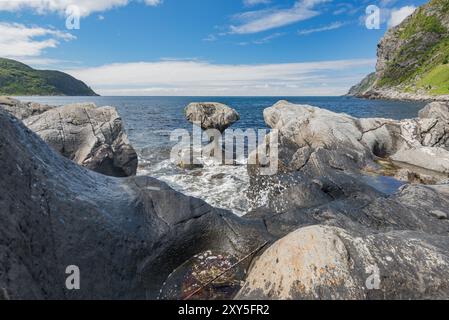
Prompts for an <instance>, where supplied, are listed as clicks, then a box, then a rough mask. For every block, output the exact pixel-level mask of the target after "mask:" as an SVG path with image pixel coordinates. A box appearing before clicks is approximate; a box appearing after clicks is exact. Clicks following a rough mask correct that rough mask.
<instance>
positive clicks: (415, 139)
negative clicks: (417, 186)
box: [248, 101, 449, 203]
mask: <svg viewBox="0 0 449 320" xmlns="http://www.w3.org/2000/svg"><path fill="white" fill-rule="evenodd" d="M264 118H265V122H266V123H267V125H268V126H270V127H271V128H273V129H278V130H279V132H278V135H279V139H278V146H277V148H278V150H279V152H278V159H277V160H278V161H277V163H278V171H277V175H276V176H277V177H275V178H273V177H264V176H263V175H261V174H260V172H259V171H260V167H262V165H260V164H258V162H257V161H256V157H257V152H256V151H255V152H253V153H252V154H251V155H250V158H249V161H248V162H249V165H248V172H249V175H250V177H251V188H250V190H251V189H255V191H254V192H253V193H256V194H257V193H260V192H261V191H263V189H264V186H268V188H265V191H266V192H267V193H268V194H270V193H271V194H272V195H271V196H269V197H270V198H271V199H273V201H275V193H274V192H272V190H270V189H269V188H275V189H276V184H281V185H282V186H283V188H284V190H287V189H289V186H288V183H286V182H285V181H282V180H292V179H293V180H296V182H294V183H293V184H294V185H298V184H299V183H298V182H300V181H302V183H303V184H304V183H305V184H307V183H308V182H307V181H311V180H313V179H315V178H317V180H319V181H320V184H321V185H322V186H323V187H322V188H321V189H322V191H323V192H324V193H325V194H329V192H328V191H329V190H340V193H339V194H340V196H341V194H343V195H344V197H348V196H351V195H356V194H360V193H362V194H364V195H367V194H370V193H371V194H373V193H372V192H370V191H368V189H369V186H366V183H363V182H362V181H360V180H361V179H360V178H357V176H359V175H360V174H361V173H363V172H379V173H381V172H382V171H383V168H382V166H381V165H379V160H383V159H386V160H388V159H390V160H395V161H397V162H399V163H398V168H397V169H400V163H406V164H409V165H411V166H408V167H407V168H408V170H409V171H411V172H413V171H412V170H413V166H415V167H420V168H423V169H427V170H428V174H430V175H431V172H432V171H433V172H435V173H436V174H435V175H434V177H433V181H435V182H437V183H438V182H442V181H444V180H447V173H448V170H447V167H448V164H449V162H448V159H449V158H448V155H449V154H448V152H449V151H448V150H446V147H445V146H446V141H448V140H447V139H446V132H449V124H448V123H447V122H446V121H443V120H440V118H441V117H440V118H431V119H427V118H422V119H412V120H403V121H395V120H390V119H380V118H368V119H358V118H354V117H351V116H349V115H346V114H337V113H334V112H331V111H328V110H324V109H321V108H316V107H312V106H308V105H295V104H291V103H289V102H287V101H279V102H278V103H276V104H275V105H274V106H273V107H271V108H267V109H265V111H264ZM266 140H267V141H268V140H270V139H268V138H266ZM268 163H271V160H270V159H269V160H268ZM441 174H443V176H441ZM392 175H394V174H392ZM416 175H417V176H420V174H419V173H417V174H416ZM282 176H286V178H281V177H282ZM407 176H409V175H407ZM410 176H411V177H412V175H410ZM403 177H405V175H403ZM424 179H426V180H429V179H428V177H425V178H424V177H423V180H424ZM273 186H274V187H273ZM358 190H359V191H361V192H359V191H358ZM337 193H338V192H337ZM313 194H314V197H316V194H317V193H316V192H313ZM332 196H333V197H334V199H335V196H336V195H335V192H334V194H333V195H332ZM340 196H339V195H338V194H337V197H340ZM301 201H302V202H304V203H307V202H308V201H307V199H302V200H301Z"/></svg>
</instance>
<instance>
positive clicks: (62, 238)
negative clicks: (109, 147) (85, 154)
mask: <svg viewBox="0 0 449 320" xmlns="http://www.w3.org/2000/svg"><path fill="white" fill-rule="evenodd" d="M0 128H1V130H0V166H1V170H0V220H1V221H2V223H1V224H0V295H2V296H3V297H6V298H10V299H133V298H134V299H145V298H149V299H151V298H153V299H154V298H157V297H158V295H159V291H160V289H161V287H162V285H163V283H164V281H165V279H166V278H167V277H168V276H169V274H170V273H171V272H172V271H173V270H174V269H175V268H177V267H178V266H180V265H181V264H183V263H184V262H185V261H187V260H188V259H190V258H191V257H192V256H194V255H196V254H198V253H201V252H203V251H206V250H212V251H214V252H225V253H227V254H228V255H231V256H234V257H238V258H240V257H243V256H245V255H246V254H248V253H250V252H252V251H253V250H254V249H256V248H257V247H258V246H260V245H261V244H263V243H264V242H265V241H267V240H269V238H268V237H267V234H266V231H265V230H266V229H265V228H264V226H263V224H262V223H261V222H258V221H248V220H244V219H241V218H238V217H237V216H235V215H233V214H232V213H230V212H228V211H225V210H218V209H214V208H212V207H210V206H209V205H207V204H206V203H204V202H203V201H201V200H198V199H195V198H191V197H187V196H184V195H182V194H180V193H178V192H176V191H174V190H172V189H171V188H169V187H168V186H167V185H166V184H164V183H162V182H159V181H157V180H156V179H152V178H149V177H131V178H125V179H118V178H113V177H107V176H104V175H100V174H98V173H95V172H92V171H90V170H87V169H85V168H82V167H80V166H78V165H76V164H75V163H73V162H72V161H69V160H68V159H66V158H64V157H62V156H60V155H59V154H57V153H55V152H54V150H53V149H51V148H50V147H49V146H48V145H47V144H45V143H44V142H43V141H42V140H41V139H40V138H39V137H38V136H37V135H36V134H34V133H33V132H32V131H31V130H29V129H27V128H26V127H25V126H24V125H23V124H22V122H21V121H19V120H17V119H16V118H14V117H13V116H11V115H9V114H7V113H5V112H4V111H2V110H0ZM70 265H75V266H77V267H79V269H80V280H81V281H80V285H81V288H80V290H73V291H69V290H67V289H66V287H65V281H66V278H67V277H68V275H67V274H66V273H65V272H66V268H67V266H70ZM206 275H207V272H206ZM240 280H241V279H240Z"/></svg>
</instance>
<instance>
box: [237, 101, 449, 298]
mask: <svg viewBox="0 0 449 320" xmlns="http://www.w3.org/2000/svg"><path fill="white" fill-rule="evenodd" d="M445 110H447V109H445V108H441V106H440V105H435V104H433V105H430V106H428V107H427V108H426V109H424V110H423V111H422V112H421V113H420V118H419V119H413V120H405V121H393V120H388V119H357V118H353V117H350V116H348V115H345V114H336V113H333V112H330V111H327V110H323V109H320V108H315V107H312V106H305V105H294V104H290V103H288V102H286V101H280V102H278V103H277V104H275V105H274V106H273V107H272V108H268V109H266V110H265V112H264V117H265V120H266V122H267V124H268V125H269V126H270V127H272V128H274V129H278V130H279V170H278V173H277V174H276V175H274V176H262V175H260V170H259V167H260V166H262V164H258V165H249V166H248V172H249V174H250V183H251V186H250V189H249V190H248V192H249V195H250V197H251V198H253V199H254V198H257V197H258V196H259V197H260V198H264V200H265V201H258V202H256V203H255V204H256V206H255V208H254V210H253V211H252V212H250V213H249V214H248V215H247V217H253V218H257V219H263V221H264V224H265V226H266V227H267V230H268V231H269V232H270V233H271V234H272V235H273V236H275V237H276V238H278V239H280V240H279V241H277V242H276V243H275V244H273V245H271V246H270V247H269V248H268V249H267V250H266V251H265V252H264V253H263V254H262V255H261V256H260V257H258V258H257V259H256V260H255V262H254V263H253V264H252V266H251V268H250V270H249V275H248V277H247V280H246V282H245V285H244V286H243V288H242V289H241V290H240V292H239V293H238V295H237V298H238V299H448V298H449V282H448V279H449V250H448V248H449V220H448V214H449V209H448V208H449V184H447V183H446V182H444V181H443V180H444V178H446V181H447V172H446V171H445V168H444V165H443V164H444V163H445V159H444V157H445V153H446V152H447V149H446V148H447V145H446V142H445V141H446V140H445V138H441V139H440V138H438V139H429V138H426V137H427V136H428V135H431V136H432V137H435V136H439V137H444V136H445V134H446V133H445V132H446V129H447V128H448V123H447V120H445V117H446V115H447V113H446V112H445ZM429 123H432V124H431V125H429ZM432 141H433V142H432ZM435 141H439V142H438V143H434V142H435ZM271 147H272V146H270V148H271ZM416 150H421V151H422V152H424V151H425V152H432V153H433V154H435V156H432V157H429V158H427V159H425V160H424V161H423V160H422V159H424V158H423V156H422V154H420V153H416ZM403 152H408V153H409V154H410V156H408V157H406V158H404V159H403V160H404V162H409V163H414V164H416V165H422V166H424V167H426V168H431V167H432V166H434V167H433V169H435V170H438V171H440V172H439V173H438V174H441V175H442V176H440V178H439V179H438V181H440V182H439V184H437V183H435V182H434V181H433V185H422V184H406V185H404V186H402V187H400V188H399V189H398V190H397V191H396V192H394V193H392V194H385V193H384V192H382V191H381V190H379V189H376V188H374V187H373V185H372V184H370V183H369V182H370V181H371V178H372V176H370V175H367V172H368V170H372V171H375V170H378V168H379V164H378V160H379V159H385V158H388V157H392V156H395V155H397V154H398V153H399V154H401V153H403ZM439 152H441V154H440V155H438V153H439ZM255 155H256V153H254V154H252V157H254V156H255ZM413 155H415V156H416V158H414V157H413ZM440 156H441V157H440ZM440 160H441V162H440ZM420 161H421V162H420ZM411 170H415V169H411ZM414 172H415V171H414ZM434 173H435V172H434ZM416 174H418V172H416ZM259 200H260V199H259ZM373 276H374V278H373ZM373 281H374V284H376V283H377V284H378V285H376V286H374V287H373V285H372V284H373Z"/></svg>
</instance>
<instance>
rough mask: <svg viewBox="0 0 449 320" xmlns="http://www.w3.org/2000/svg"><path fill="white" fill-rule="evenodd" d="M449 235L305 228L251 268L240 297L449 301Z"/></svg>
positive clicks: (273, 246) (276, 246)
mask: <svg viewBox="0 0 449 320" xmlns="http://www.w3.org/2000/svg"><path fill="white" fill-rule="evenodd" d="M448 245H449V237H447V236H446V237H441V236H429V235H425V234H422V233H417V232H410V231H392V232H386V233H373V234H369V233H360V232H359V233H356V232H350V231H346V230H343V229H341V228H336V227H329V226H311V227H305V228H301V229H299V230H297V231H295V232H293V233H291V234H289V235H287V236H286V237H284V238H282V239H281V240H279V241H278V242H276V243H275V244H273V245H272V246H271V247H270V248H269V249H268V250H267V251H265V252H264V253H263V255H262V256H261V257H259V258H258V259H257V261H256V262H255V263H254V266H253V267H252V269H251V271H250V274H249V276H248V278H247V281H246V283H245V285H244V287H243V288H242V290H241V291H240V292H239V294H238V295H237V298H238V299H304V300H307V299H317V300H323V299H324V300H325V299H332V300H336V299H338V300H341V299H343V300H360V299H430V298H431V299H448V298H449V291H448V286H449V278H448V275H449V271H448V270H449V251H448V250H447V247H448Z"/></svg>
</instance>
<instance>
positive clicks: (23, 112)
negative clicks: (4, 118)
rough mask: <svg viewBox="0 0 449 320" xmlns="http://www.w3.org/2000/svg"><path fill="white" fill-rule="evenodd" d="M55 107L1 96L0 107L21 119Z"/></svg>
mask: <svg viewBox="0 0 449 320" xmlns="http://www.w3.org/2000/svg"><path fill="white" fill-rule="evenodd" d="M53 108H54V107H53V106H47V105H42V104H39V103H35V102H26V103H25V102H20V101H19V100H16V99H13V98H10V97H3V96H0V109H3V110H6V111H7V112H9V113H11V114H12V115H13V116H15V117H16V118H18V119H20V120H23V119H26V118H29V117H31V116H35V115H38V114H41V113H44V112H46V111H48V110H50V109H53Z"/></svg>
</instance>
